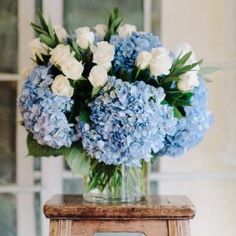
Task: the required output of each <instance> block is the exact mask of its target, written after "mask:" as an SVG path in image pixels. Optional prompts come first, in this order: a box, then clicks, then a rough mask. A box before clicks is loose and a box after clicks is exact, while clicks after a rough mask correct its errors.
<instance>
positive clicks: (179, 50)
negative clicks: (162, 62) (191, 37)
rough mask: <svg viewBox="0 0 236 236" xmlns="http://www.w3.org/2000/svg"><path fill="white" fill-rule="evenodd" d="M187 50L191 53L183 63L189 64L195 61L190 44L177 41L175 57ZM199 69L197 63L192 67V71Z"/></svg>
mask: <svg viewBox="0 0 236 236" xmlns="http://www.w3.org/2000/svg"><path fill="white" fill-rule="evenodd" d="M188 52H192V54H191V56H190V58H189V59H188V60H187V62H186V63H185V65H190V64H193V63H195V62H197V59H196V55H195V53H194V51H193V48H192V47H191V45H189V44H188V43H184V42H182V43H179V44H178V45H177V47H176V50H175V57H178V56H179V55H180V54H181V56H183V55H185V54H186V53H188ZM199 69H200V67H199V65H197V66H195V67H194V68H193V70H194V71H199Z"/></svg>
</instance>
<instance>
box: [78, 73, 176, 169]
mask: <svg viewBox="0 0 236 236" xmlns="http://www.w3.org/2000/svg"><path fill="white" fill-rule="evenodd" d="M164 97H165V93H164V90H163V89H162V88H158V89H157V88H155V87H153V86H150V85H147V84H145V83H144V82H142V81H139V82H135V83H133V84H130V83H128V82H123V81H121V80H120V79H117V78H115V77H109V79H108V82H107V84H106V86H105V87H104V88H103V89H102V91H101V92H100V94H99V96H98V97H97V98H96V99H95V100H94V101H92V102H91V103H90V104H89V106H90V108H91V116H90V119H91V122H90V124H88V123H83V122H81V132H82V144H83V147H84V149H85V150H86V151H87V152H88V153H89V154H90V155H91V156H92V157H94V158H96V159H98V160H99V161H103V162H105V163H106V164H115V165H117V164H126V165H127V166H139V165H140V160H142V159H143V160H149V158H150V157H151V155H150V154H151V151H154V152H157V151H159V150H160V149H161V148H163V146H164V138H165V136H166V135H167V134H169V135H173V134H174V133H175V126H176V123H177V119H176V118H174V115H173V109H172V107H170V106H168V105H161V101H162V100H163V99H164Z"/></svg>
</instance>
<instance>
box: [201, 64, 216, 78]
mask: <svg viewBox="0 0 236 236" xmlns="http://www.w3.org/2000/svg"><path fill="white" fill-rule="evenodd" d="M219 70H220V68H219V67H214V66H206V67H201V68H200V70H199V72H198V74H199V75H201V76H204V75H209V74H212V73H215V72H216V71H219Z"/></svg>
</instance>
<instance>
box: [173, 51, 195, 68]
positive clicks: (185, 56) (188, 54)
mask: <svg viewBox="0 0 236 236" xmlns="http://www.w3.org/2000/svg"><path fill="white" fill-rule="evenodd" d="M180 55H181V54H180ZM191 55H192V51H190V52H187V53H186V54H184V55H183V56H182V57H180V58H179V59H178V60H177V62H176V64H177V65H178V64H181V65H184V64H185V63H186V62H187V60H188V59H189V58H190V57H191Z"/></svg>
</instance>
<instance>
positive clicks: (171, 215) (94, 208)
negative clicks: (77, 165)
mask: <svg viewBox="0 0 236 236" xmlns="http://www.w3.org/2000/svg"><path fill="white" fill-rule="evenodd" d="M44 213H45V215H46V217H47V218H50V234H49V235H50V236H93V235H94V234H95V233H96V232H129V233H135V232H141V233H144V235H146V236H189V235H190V229H189V220H190V219H191V218H193V217H194V214H195V208H194V206H193V205H192V203H191V202H190V201H189V200H188V198H186V197H184V196H150V197H148V199H147V201H144V202H138V203H127V204H93V203H89V202H85V201H84V200H83V197H82V196H81V195H56V196H54V197H53V198H52V199H51V200H49V201H48V202H47V203H46V204H45V206H44Z"/></svg>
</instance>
